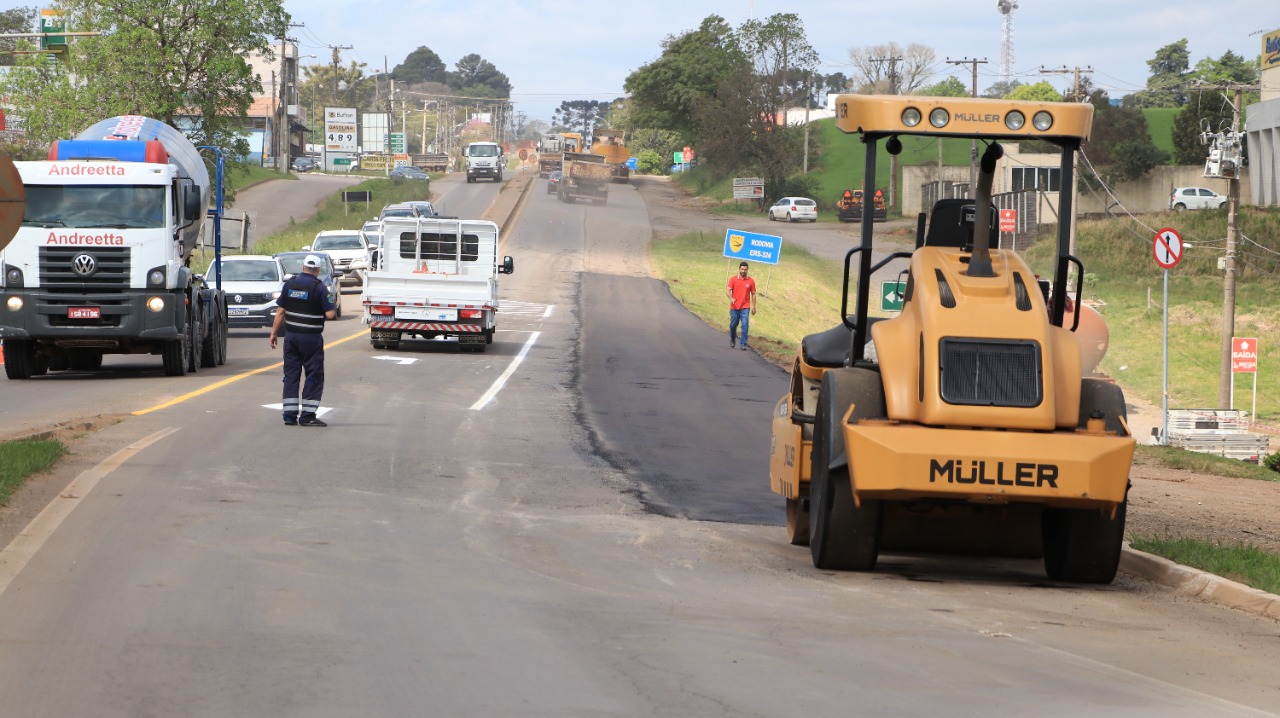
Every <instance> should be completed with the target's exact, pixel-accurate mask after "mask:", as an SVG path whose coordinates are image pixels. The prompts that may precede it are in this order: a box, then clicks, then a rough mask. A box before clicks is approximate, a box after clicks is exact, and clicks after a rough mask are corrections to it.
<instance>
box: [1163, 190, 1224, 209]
mask: <svg viewBox="0 0 1280 718" xmlns="http://www.w3.org/2000/svg"><path fill="white" fill-rule="evenodd" d="M1226 204H1227V197H1226V195H1221V194H1218V193H1217V192H1214V191H1213V190H1211V189H1209V188H1208V187H1175V188H1174V190H1173V193H1172V194H1170V195H1169V209H1171V210H1174V211H1177V212H1180V211H1182V210H1184V209H1221V208H1222V207H1223V206H1225V205H1226Z"/></svg>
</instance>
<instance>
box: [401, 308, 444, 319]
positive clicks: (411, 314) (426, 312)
mask: <svg viewBox="0 0 1280 718" xmlns="http://www.w3.org/2000/svg"><path fill="white" fill-rule="evenodd" d="M396 319H422V320H427V321H432V322H456V321H458V310H457V309H440V308H437V307H396Z"/></svg>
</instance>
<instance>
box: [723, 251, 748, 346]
mask: <svg viewBox="0 0 1280 718" xmlns="http://www.w3.org/2000/svg"><path fill="white" fill-rule="evenodd" d="M725 293H726V294H728V296H729V348H730V349H732V348H734V346H736V345H737V344H738V323H739V322H741V323H742V350H743V351H746V349H747V327H748V326H749V325H750V323H751V315H752V314H755V313H756V280H754V279H752V278H751V277H748V276H747V263H746V262H743V263H741V264H739V265H738V273H737V275H735V276H732V277H729V284H728V286H726V287H725Z"/></svg>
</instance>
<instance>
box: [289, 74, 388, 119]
mask: <svg viewBox="0 0 1280 718" xmlns="http://www.w3.org/2000/svg"><path fill="white" fill-rule="evenodd" d="M365 67H366V66H365V64H364V63H363V62H355V61H354V60H353V61H352V62H351V63H350V64H348V65H347V66H346V67H343V66H341V65H338V66H337V67H336V68H335V66H334V65H303V66H302V68H301V69H302V74H303V77H304V79H303V80H302V81H301V82H299V83H298V103H299V104H300V105H302V107H303V108H304V109H305V113H304V116H306V117H309V118H320V117H323V113H324V108H325V107H326V106H331V107H332V106H337V107H359V108H372V109H375V110H378V111H382V112H385V111H386V109H387V108H386V107H385V106H383V107H381V108H374V107H373V105H374V98H375V97H376V96H377V94H378V90H377V81H376V80H375V78H373V77H369V76H366V75H365V74H364V73H365ZM335 70H336V71H335ZM383 84H386V83H385V82H384V83H383ZM384 94H385V92H384ZM315 124H316V123H314V122H313V127H312V129H314V130H317V131H319V130H320V129H321V128H320V127H318V126H314V125H315Z"/></svg>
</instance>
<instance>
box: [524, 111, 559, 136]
mask: <svg viewBox="0 0 1280 718" xmlns="http://www.w3.org/2000/svg"><path fill="white" fill-rule="evenodd" d="M520 119H521V120H524V115H523V113H521V115H520ZM550 131H551V125H550V124H548V123H547V121H546V120H527V121H521V122H517V123H516V136H517V137H518V138H520V139H522V140H536V139H539V138H541V137H542V136H543V135H544V134H546V133H547V132H550Z"/></svg>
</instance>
